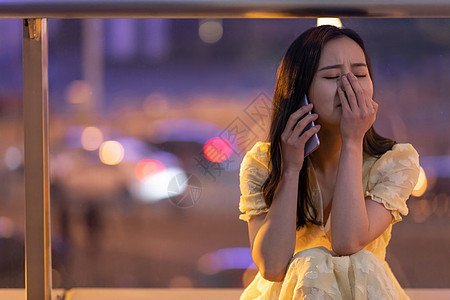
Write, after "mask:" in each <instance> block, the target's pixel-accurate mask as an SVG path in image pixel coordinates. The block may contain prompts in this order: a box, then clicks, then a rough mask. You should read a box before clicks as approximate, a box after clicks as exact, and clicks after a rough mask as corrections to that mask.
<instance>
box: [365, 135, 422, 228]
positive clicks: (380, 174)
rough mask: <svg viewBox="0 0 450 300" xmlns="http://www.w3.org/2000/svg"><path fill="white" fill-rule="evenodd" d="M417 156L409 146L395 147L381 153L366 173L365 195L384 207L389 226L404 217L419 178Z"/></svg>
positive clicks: (400, 145)
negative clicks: (367, 173)
mask: <svg viewBox="0 0 450 300" xmlns="http://www.w3.org/2000/svg"><path fill="white" fill-rule="evenodd" d="M419 172H420V166H419V154H418V153H417V151H416V150H415V149H414V148H413V146H412V145H411V144H395V145H394V146H393V147H392V150H389V151H387V152H386V153H385V154H383V155H382V156H381V157H380V158H379V159H378V160H377V161H376V162H375V163H374V164H373V166H372V168H371V170H370V173H369V180H368V188H367V190H366V193H365V196H369V197H370V198H371V199H372V200H374V201H376V202H378V203H380V204H383V205H384V207H386V209H388V210H389V211H390V212H391V214H392V216H393V220H392V224H395V223H397V222H399V221H401V220H402V217H401V216H400V214H402V215H404V216H406V215H407V214H408V207H407V206H406V201H407V200H408V199H409V196H410V195H411V193H412V191H413V189H414V187H415V185H416V183H417V180H418V178H419Z"/></svg>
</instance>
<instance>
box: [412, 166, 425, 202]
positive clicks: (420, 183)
mask: <svg viewBox="0 0 450 300" xmlns="http://www.w3.org/2000/svg"><path fill="white" fill-rule="evenodd" d="M426 189H427V176H426V174H425V171H424V170H423V168H422V167H420V173H419V179H418V180H417V184H416V186H415V187H414V190H413V192H412V195H413V196H415V197H420V196H422V195H423V193H425V191H426Z"/></svg>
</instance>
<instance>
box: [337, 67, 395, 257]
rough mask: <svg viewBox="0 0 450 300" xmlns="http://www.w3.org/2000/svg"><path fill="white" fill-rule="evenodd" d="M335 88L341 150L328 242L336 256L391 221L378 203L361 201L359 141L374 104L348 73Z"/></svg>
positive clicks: (375, 234) (361, 244) (372, 118)
mask: <svg viewBox="0 0 450 300" xmlns="http://www.w3.org/2000/svg"><path fill="white" fill-rule="evenodd" d="M342 85H343V88H344V89H345V92H346V94H347V97H345V95H344V92H343V90H342V89H341V88H339V89H338V92H339V97H340V99H341V104H342V117H341V138H342V148H341V154H340V161H339V166H338V172H337V178H336V184H335V189H334V194H333V204H332V208H331V213H332V216H333V218H332V219H331V240H332V247H333V250H334V251H335V252H336V253H338V254H340V255H348V254H352V253H355V252H357V251H359V250H361V249H362V248H364V247H365V246H366V245H367V244H368V243H370V242H371V241H373V240H374V239H376V238H377V237H378V236H380V235H381V234H382V233H383V232H384V230H386V228H387V227H388V226H389V224H390V223H391V221H392V216H391V214H390V212H389V211H388V210H387V209H386V208H384V207H383V206H382V205H381V204H379V203H376V202H374V201H372V200H370V199H364V193H363V186H362V163H363V159H362V155H363V138H364V134H365V133H366V131H367V130H368V129H369V128H370V126H371V125H372V124H373V122H374V121H375V116H376V109H377V104H376V103H375V102H373V100H372V99H371V98H370V97H368V95H366V94H365V93H364V91H363V89H362V88H361V86H360V85H359V83H358V80H357V78H356V77H355V76H353V74H352V73H349V76H345V75H344V76H343V80H342Z"/></svg>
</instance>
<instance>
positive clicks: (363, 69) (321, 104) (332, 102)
mask: <svg viewBox="0 0 450 300" xmlns="http://www.w3.org/2000/svg"><path fill="white" fill-rule="evenodd" d="M349 72H352V73H353V74H355V76H356V77H357V78H358V80H359V83H360V85H361V87H362V88H363V90H364V91H365V92H366V94H367V95H369V96H370V97H371V98H372V97H373V84H372V79H371V78H370V75H369V70H368V68H367V66H366V58H365V56H364V52H363V50H362V49H361V47H360V46H359V45H358V44H357V43H356V42H355V41H353V40H352V39H351V38H348V37H340V38H337V39H333V40H331V41H329V42H327V43H326V44H325V46H324V47H323V48H322V53H321V55H320V60H319V67H318V69H317V72H316V74H314V78H313V81H312V83H311V86H310V87H309V91H308V95H309V102H311V103H313V104H314V109H313V110H314V112H315V113H317V114H318V115H319V118H318V119H317V122H316V123H318V124H320V125H321V126H322V127H326V128H329V129H331V128H333V127H337V128H339V126H338V125H339V122H340V119H341V114H342V111H341V106H340V104H341V101H340V99H339V95H338V92H337V87H338V84H339V83H338V80H339V79H340V76H341V75H344V74H347V73H349ZM340 85H342V83H341V84H340Z"/></svg>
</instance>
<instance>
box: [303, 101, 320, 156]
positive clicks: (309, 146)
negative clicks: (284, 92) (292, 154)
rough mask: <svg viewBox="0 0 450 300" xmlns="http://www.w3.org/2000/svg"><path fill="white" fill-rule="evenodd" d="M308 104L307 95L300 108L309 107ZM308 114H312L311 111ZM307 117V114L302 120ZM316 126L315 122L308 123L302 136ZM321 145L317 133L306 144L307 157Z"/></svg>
mask: <svg viewBox="0 0 450 300" xmlns="http://www.w3.org/2000/svg"><path fill="white" fill-rule="evenodd" d="M308 103H309V101H308V97H307V96H306V95H305V97H303V99H302V101H301V102H300V106H299V108H300V107H302V106H305V105H308ZM308 114H311V111H309V112H308ZM306 116H307V114H305V115H304V116H303V117H302V118H301V119H303V118H304V117H306ZM301 119H300V120H301ZM314 125H315V124H314V121H311V122H310V123H308V124H307V125H306V127H305V129H303V131H302V133H301V134H303V133H304V132H305V131H306V130H308V129H310V128H311V127H313V126H314ZM319 145H320V142H319V137H318V136H317V133H314V134H313V136H312V137H311V138H310V139H309V140H308V141H307V142H306V144H305V157H307V156H308V155H309V154H311V152H313V151H314V150H316V149H317V147H319Z"/></svg>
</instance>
